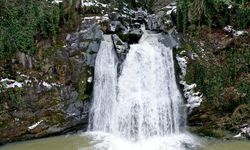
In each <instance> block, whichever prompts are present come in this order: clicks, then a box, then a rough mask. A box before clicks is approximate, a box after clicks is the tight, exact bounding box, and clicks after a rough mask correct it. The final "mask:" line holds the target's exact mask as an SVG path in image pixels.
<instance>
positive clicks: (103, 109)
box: [89, 35, 117, 132]
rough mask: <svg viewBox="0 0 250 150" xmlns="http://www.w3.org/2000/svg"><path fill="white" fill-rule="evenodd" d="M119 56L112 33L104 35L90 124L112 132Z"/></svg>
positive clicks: (97, 58) (97, 128)
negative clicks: (116, 52)
mask: <svg viewBox="0 0 250 150" xmlns="http://www.w3.org/2000/svg"><path fill="white" fill-rule="evenodd" d="M116 86H117V57H116V54H115V50H114V46H113V42H112V39H111V36H110V35H104V39H103V41H102V43H101V46H100V50H99V52H98V54H97V57H96V62H95V80H94V93H93V104H92V108H91V111H90V118H91V120H90V122H91V124H90V126H89V128H91V129H93V130H95V131H96V130H99V131H105V132H110V129H111V127H112V126H111V124H112V114H113V108H114V105H115V103H116V93H117V91H116Z"/></svg>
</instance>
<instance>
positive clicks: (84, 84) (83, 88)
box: [77, 68, 93, 100]
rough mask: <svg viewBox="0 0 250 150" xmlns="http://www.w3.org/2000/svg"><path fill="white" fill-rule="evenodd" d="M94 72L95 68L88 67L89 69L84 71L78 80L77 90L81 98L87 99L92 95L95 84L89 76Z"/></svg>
mask: <svg viewBox="0 0 250 150" xmlns="http://www.w3.org/2000/svg"><path fill="white" fill-rule="evenodd" d="M92 74H93V69H92V68H87V70H86V71H84V72H83V73H82V75H81V76H80V79H79V80H78V84H77V91H78V93H79V97H80V99H81V100H87V99H89V98H90V96H91V93H92V88H93V87H92V86H93V85H92V82H91V83H89V82H88V78H89V77H92Z"/></svg>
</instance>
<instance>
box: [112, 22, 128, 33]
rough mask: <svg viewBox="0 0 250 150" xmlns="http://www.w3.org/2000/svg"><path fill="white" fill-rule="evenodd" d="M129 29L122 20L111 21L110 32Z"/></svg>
mask: <svg viewBox="0 0 250 150" xmlns="http://www.w3.org/2000/svg"><path fill="white" fill-rule="evenodd" d="M125 30H127V29H126V27H125V26H123V25H122V24H121V22H120V21H112V22H111V23H110V32H119V31H125Z"/></svg>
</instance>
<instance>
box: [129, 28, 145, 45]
mask: <svg viewBox="0 0 250 150" xmlns="http://www.w3.org/2000/svg"><path fill="white" fill-rule="evenodd" d="M142 34H143V32H142V30H141V29H134V30H132V31H130V32H129V40H128V43H129V44H134V43H138V42H139V40H140V38H141V37H142Z"/></svg>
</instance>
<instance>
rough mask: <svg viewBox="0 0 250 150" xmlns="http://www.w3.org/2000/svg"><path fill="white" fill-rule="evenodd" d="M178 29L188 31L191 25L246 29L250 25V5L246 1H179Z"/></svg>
mask: <svg viewBox="0 0 250 150" xmlns="http://www.w3.org/2000/svg"><path fill="white" fill-rule="evenodd" d="M177 5H178V7H177V27H178V29H179V30H180V31H184V32H186V31H187V28H188V26H190V25H193V24H195V25H197V26H200V25H207V26H209V27H210V28H211V27H212V26H214V27H219V28H221V27H225V26H226V25H229V24H230V25H232V26H234V27H235V28H246V27H248V26H249V25H250V15H249V13H250V3H249V2H247V1H244V0H177Z"/></svg>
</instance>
